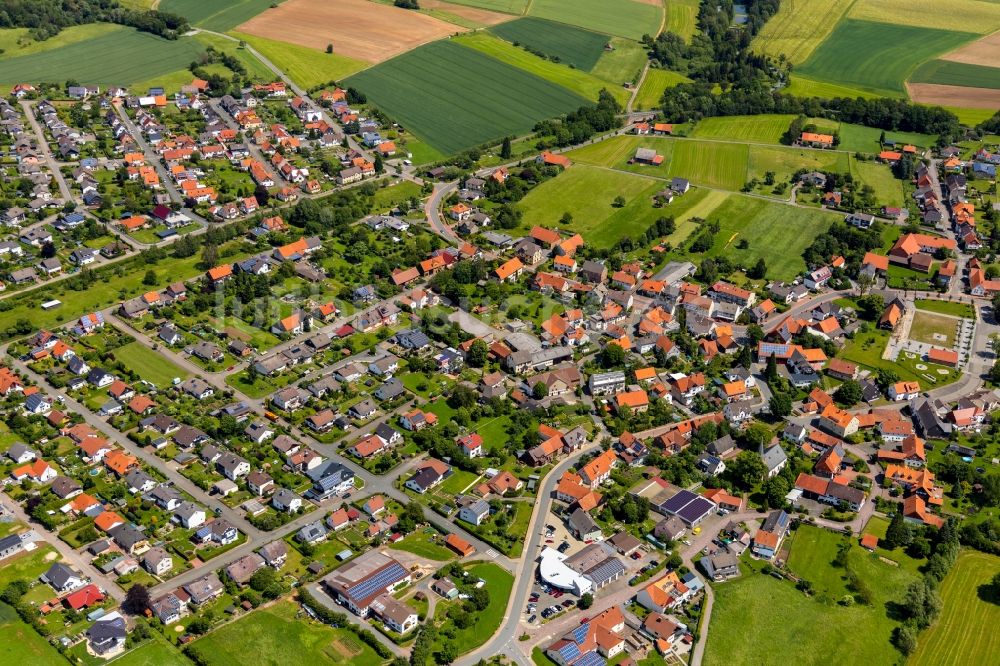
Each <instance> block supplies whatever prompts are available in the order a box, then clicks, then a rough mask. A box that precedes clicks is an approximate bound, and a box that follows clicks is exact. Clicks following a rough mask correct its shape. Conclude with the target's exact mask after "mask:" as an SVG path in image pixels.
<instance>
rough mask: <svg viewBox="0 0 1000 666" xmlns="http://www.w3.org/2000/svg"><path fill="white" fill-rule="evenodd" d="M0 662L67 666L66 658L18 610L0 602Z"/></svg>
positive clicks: (38, 665)
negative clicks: (22, 617)
mask: <svg viewBox="0 0 1000 666" xmlns="http://www.w3.org/2000/svg"><path fill="white" fill-rule="evenodd" d="M0 663H4V664H24V665H28V664H30V665H31V666H65V664H66V660H65V659H64V658H63V656H62V655H61V654H59V652H58V651H56V649H55V648H54V647H52V646H51V645H49V643H48V641H46V640H45V639H44V638H42V637H41V636H39V635H38V632H37V631H35V630H34V629H32V628H31V626H30V625H28V624H27V623H25V622H24V621H23V620H21V618H20V617H19V616H18V614H17V611H15V610H14V609H13V608H11V607H10V606H8V605H7V604H4V603H0Z"/></svg>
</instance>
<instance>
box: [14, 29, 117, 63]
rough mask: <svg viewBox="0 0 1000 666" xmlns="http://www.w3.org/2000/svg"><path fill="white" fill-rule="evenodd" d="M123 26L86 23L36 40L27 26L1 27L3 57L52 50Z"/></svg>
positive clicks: (114, 30) (94, 37)
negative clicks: (29, 32)
mask: <svg viewBox="0 0 1000 666" xmlns="http://www.w3.org/2000/svg"><path fill="white" fill-rule="evenodd" d="M121 29H122V28H121V27H120V26H117V25H113V24H111V23H87V24H86V25H74V26H70V27H68V28H63V29H62V30H60V31H59V34H57V35H56V36H54V37H49V38H48V39H45V40H42V41H40V42H38V41H35V40H34V39H32V38H31V36H30V35H29V34H28V29H27V28H3V29H0V49H3V55H2V57H3V59H4V60H6V59H8V58H16V57H17V56H23V55H30V54H32V53H41V52H42V51H51V50H53V49H57V48H60V47H63V46H69V45H70V44H76V43H77V42H83V41H86V40H89V39H96V38H97V37H100V36H102V35H106V34H108V33H111V32H116V31H120V30H121Z"/></svg>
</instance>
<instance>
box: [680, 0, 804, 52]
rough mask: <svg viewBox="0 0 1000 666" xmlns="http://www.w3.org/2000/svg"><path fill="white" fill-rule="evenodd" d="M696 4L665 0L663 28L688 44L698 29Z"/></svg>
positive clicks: (686, 0)
mask: <svg viewBox="0 0 1000 666" xmlns="http://www.w3.org/2000/svg"><path fill="white" fill-rule="evenodd" d="M786 1H787V0H786ZM698 4H699V3H698V0H667V25H666V28H664V29H665V30H669V31H670V32H672V33H674V34H675V35H680V36H681V37H683V38H684V41H685V42H687V43H689V44H690V43H691V37H693V36H694V33H695V32H696V31H697V30H698ZM771 20H774V19H771Z"/></svg>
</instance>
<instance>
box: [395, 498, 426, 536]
mask: <svg viewBox="0 0 1000 666" xmlns="http://www.w3.org/2000/svg"><path fill="white" fill-rule="evenodd" d="M422 522H424V512H423V510H422V509H421V508H420V505H419V504H418V503H417V502H409V503H408V504H407V505H406V506H404V507H403V510H402V511H401V512H400V513H399V523H397V525H398V526H399V531H400V532H402V533H404V534H408V533H410V532H412V531H413V530H415V529H416V528H417V525H419V524H420V523H422Z"/></svg>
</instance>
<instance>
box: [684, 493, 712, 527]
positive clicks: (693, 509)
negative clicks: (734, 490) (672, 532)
mask: <svg viewBox="0 0 1000 666" xmlns="http://www.w3.org/2000/svg"><path fill="white" fill-rule="evenodd" d="M712 508H713V505H712V503H711V502H710V501H708V500H707V499H705V498H704V497H695V498H694V499H693V500H691V501H690V502H689V503H688V504H687V505H685V506H684V508H683V509H681V510H680V512H679V513H678V514H677V515H678V516H680V518H681V520H684V521H687V522H689V523H693V522H694V521H696V520H698V519H699V518H701V517H702V516H704V515H705V514H706V513H710V512H711V511H712Z"/></svg>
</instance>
